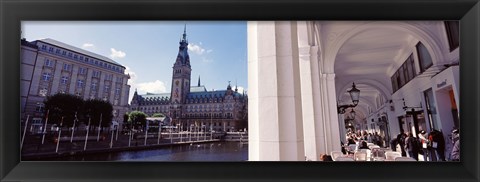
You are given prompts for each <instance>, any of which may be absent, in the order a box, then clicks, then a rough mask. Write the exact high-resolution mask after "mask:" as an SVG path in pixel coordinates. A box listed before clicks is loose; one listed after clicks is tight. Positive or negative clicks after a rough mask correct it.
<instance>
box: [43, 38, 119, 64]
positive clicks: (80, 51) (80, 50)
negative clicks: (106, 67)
mask: <svg viewBox="0 0 480 182" xmlns="http://www.w3.org/2000/svg"><path fill="white" fill-rule="evenodd" d="M38 41H41V42H45V43H47V44H51V45H55V46H58V47H62V48H65V49H69V50H71V51H75V52H78V53H80V54H84V55H87V56H91V57H94V58H97V59H100V60H102V61H106V62H108V63H111V64H115V65H117V66H121V67H125V66H123V65H121V64H119V63H117V62H115V61H114V60H112V59H110V58H108V57H105V56H102V55H99V54H96V53H93V52H90V51H87V50H84V49H80V48H77V47H74V46H71V45H68V44H65V43H63V42H60V41H57V40H53V39H50V38H46V39H41V40H38Z"/></svg>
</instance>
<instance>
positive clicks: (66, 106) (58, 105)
mask: <svg viewBox="0 0 480 182" xmlns="http://www.w3.org/2000/svg"><path fill="white" fill-rule="evenodd" d="M83 102H84V101H83V99H82V98H80V97H79V96H75V95H71V94H63V93H57V94H55V95H52V96H48V97H47V98H46V100H45V101H44V104H45V115H46V114H47V112H48V123H51V124H57V125H58V124H60V122H61V120H62V117H63V125H64V126H67V127H71V126H72V125H73V120H74V119H75V113H77V115H78V114H80V113H82V105H83Z"/></svg>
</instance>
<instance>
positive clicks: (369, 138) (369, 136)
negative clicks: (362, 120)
mask: <svg viewBox="0 0 480 182" xmlns="http://www.w3.org/2000/svg"><path fill="white" fill-rule="evenodd" d="M367 141H368V143H373V139H372V133H368V136H367Z"/></svg>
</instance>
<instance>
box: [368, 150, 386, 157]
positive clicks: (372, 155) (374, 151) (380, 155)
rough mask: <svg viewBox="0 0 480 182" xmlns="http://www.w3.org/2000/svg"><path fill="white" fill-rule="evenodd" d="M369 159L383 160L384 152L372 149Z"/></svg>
mask: <svg viewBox="0 0 480 182" xmlns="http://www.w3.org/2000/svg"><path fill="white" fill-rule="evenodd" d="M371 158H374V159H376V160H379V159H385V152H384V151H383V150H380V148H372V154H371Z"/></svg>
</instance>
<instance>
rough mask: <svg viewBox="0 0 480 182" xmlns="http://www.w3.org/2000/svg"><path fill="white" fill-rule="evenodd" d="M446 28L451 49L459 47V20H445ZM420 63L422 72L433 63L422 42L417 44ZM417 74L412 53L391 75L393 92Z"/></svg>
mask: <svg viewBox="0 0 480 182" xmlns="http://www.w3.org/2000/svg"><path fill="white" fill-rule="evenodd" d="M444 24H445V30H446V34H447V38H448V44H449V47H450V51H453V50H455V49H457V48H458V47H459V45H460V36H459V29H460V27H459V22H458V21H445V22H444ZM416 50H417V56H418V64H419V68H420V73H423V72H425V71H426V70H427V69H428V68H430V67H431V66H432V65H433V61H432V57H431V56H430V53H428V50H427V48H426V47H425V45H423V44H422V43H421V42H419V43H418V44H417V45H416ZM415 76H417V72H416V70H415V64H414V59H413V54H412V55H410V56H409V57H408V58H407V60H405V62H404V63H403V64H402V66H400V68H398V70H397V71H396V72H395V74H393V75H392V77H391V83H392V88H393V92H396V91H397V90H399V89H400V88H401V87H402V86H404V85H405V84H407V83H408V82H409V81H410V80H412V79H413V78H414V77H415Z"/></svg>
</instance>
